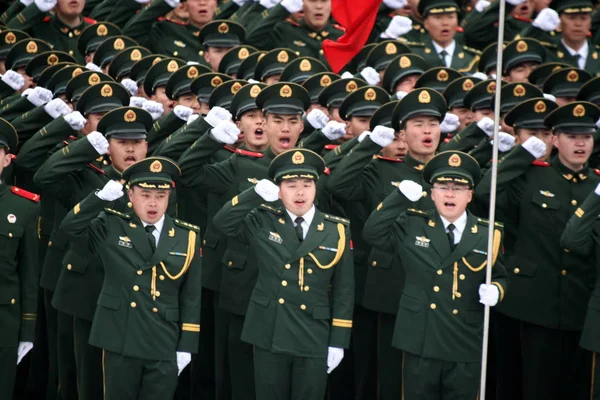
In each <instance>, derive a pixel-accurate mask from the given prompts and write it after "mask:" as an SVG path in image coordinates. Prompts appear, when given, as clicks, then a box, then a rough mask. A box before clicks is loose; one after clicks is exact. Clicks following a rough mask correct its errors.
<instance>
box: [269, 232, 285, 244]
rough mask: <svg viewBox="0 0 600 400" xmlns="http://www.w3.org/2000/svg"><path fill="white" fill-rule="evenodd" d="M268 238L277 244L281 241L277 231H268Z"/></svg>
mask: <svg viewBox="0 0 600 400" xmlns="http://www.w3.org/2000/svg"><path fill="white" fill-rule="evenodd" d="M269 240H270V241H272V242H275V243H277V244H281V243H283V240H282V239H281V236H280V235H279V233H277V232H269Z"/></svg>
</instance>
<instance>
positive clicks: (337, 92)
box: [317, 78, 367, 133]
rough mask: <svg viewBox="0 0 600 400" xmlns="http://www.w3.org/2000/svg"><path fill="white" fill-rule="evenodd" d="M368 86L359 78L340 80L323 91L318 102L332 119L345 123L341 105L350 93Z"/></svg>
mask: <svg viewBox="0 0 600 400" xmlns="http://www.w3.org/2000/svg"><path fill="white" fill-rule="evenodd" d="M363 86H367V82H365V81H363V80H362V79H358V78H347V79H339V80H337V81H335V82H333V83H332V84H330V85H329V86H327V87H326V88H325V89H323V90H322V91H321V93H320V94H319V97H318V99H317V101H318V102H319V104H320V105H321V107H323V108H324V109H326V110H327V114H328V116H329V118H330V119H332V120H334V121H337V122H344V120H343V119H342V117H341V116H340V105H341V104H342V101H344V99H345V98H346V96H348V95H349V94H350V93H352V92H354V91H356V90H357V89H359V88H361V87H363ZM361 133H362V132H361Z"/></svg>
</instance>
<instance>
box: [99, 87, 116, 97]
mask: <svg viewBox="0 0 600 400" xmlns="http://www.w3.org/2000/svg"><path fill="white" fill-rule="evenodd" d="M100 95H101V96H102V97H110V96H112V95H113V90H112V88H111V87H110V85H104V86H102V89H100Z"/></svg>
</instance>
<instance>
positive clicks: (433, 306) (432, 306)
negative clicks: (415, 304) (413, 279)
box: [429, 303, 437, 310]
mask: <svg viewBox="0 0 600 400" xmlns="http://www.w3.org/2000/svg"><path fill="white" fill-rule="evenodd" d="M429 307H431V309H432V310H435V309H436V308H437V306H436V305H435V303H431V305H430V306H429Z"/></svg>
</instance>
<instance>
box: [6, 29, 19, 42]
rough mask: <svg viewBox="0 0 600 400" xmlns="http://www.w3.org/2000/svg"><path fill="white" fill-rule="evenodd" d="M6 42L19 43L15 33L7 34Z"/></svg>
mask: <svg viewBox="0 0 600 400" xmlns="http://www.w3.org/2000/svg"><path fill="white" fill-rule="evenodd" d="M4 42H6V43H8V44H13V43H16V42H17V37H16V36H15V34H14V33H12V32H8V33H7V34H6V36H5V37H4Z"/></svg>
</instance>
